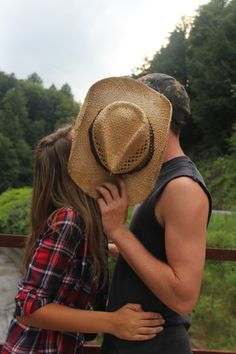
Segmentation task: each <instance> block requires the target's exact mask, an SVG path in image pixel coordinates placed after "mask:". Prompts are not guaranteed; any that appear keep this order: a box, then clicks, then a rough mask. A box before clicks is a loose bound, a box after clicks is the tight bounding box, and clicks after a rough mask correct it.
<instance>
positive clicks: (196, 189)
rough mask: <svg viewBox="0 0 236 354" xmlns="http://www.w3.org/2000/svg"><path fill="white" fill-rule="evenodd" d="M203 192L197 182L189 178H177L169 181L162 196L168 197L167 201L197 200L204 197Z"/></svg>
mask: <svg viewBox="0 0 236 354" xmlns="http://www.w3.org/2000/svg"><path fill="white" fill-rule="evenodd" d="M205 194H206V193H205V191H204V190H203V189H202V187H201V185H200V184H199V183H198V181H195V180H194V179H193V178H191V177H189V176H179V177H177V178H173V179H172V180H170V181H169V182H168V183H167V184H166V186H165V188H164V190H163V192H162V195H168V199H169V198H171V199H172V200H175V199H179V198H181V199H183V200H184V199H185V198H191V197H192V198H199V197H201V196H205Z"/></svg>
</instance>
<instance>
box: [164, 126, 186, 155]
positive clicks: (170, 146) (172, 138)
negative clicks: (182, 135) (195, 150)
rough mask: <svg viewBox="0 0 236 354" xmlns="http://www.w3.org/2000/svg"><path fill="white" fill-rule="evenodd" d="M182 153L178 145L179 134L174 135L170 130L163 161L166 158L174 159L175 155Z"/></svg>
mask: <svg viewBox="0 0 236 354" xmlns="http://www.w3.org/2000/svg"><path fill="white" fill-rule="evenodd" d="M184 155H185V153H184V152H183V150H182V148H181V146H180V141H179V136H177V135H175V134H174V133H173V132H172V131H171V130H170V132H169V137H168V142H167V148H166V154H165V159H164V161H165V162H166V161H168V160H171V159H174V158H175V157H178V156H184Z"/></svg>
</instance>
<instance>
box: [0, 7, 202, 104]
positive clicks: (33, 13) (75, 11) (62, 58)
mask: <svg viewBox="0 0 236 354" xmlns="http://www.w3.org/2000/svg"><path fill="white" fill-rule="evenodd" d="M207 2H208V1H207V0H205V1H204V0H178V1H175V0H164V1H163V0H162V1H160V0H0V70H1V71H4V72H5V73H7V74H10V73H12V72H13V73H15V75H16V77H17V78H18V79H25V78H27V77H28V75H29V74H31V73H33V72H36V73H37V74H38V75H39V76H40V77H41V78H42V80H43V82H44V85H45V86H46V87H49V86H50V85H51V84H55V85H56V87H57V88H60V87H61V86H62V85H63V84H64V83H66V82H67V83H68V84H69V85H70V86H71V88H72V91H73V94H74V96H75V98H76V100H80V101H82V100H83V99H84V97H85V95H86V92H87V91H88V89H89V87H90V86H91V85H92V84H93V83H94V82H96V81H97V80H99V79H101V78H104V77H109V76H120V75H130V74H131V72H132V69H134V68H135V67H139V66H141V65H142V63H143V59H144V57H146V56H147V57H149V58H151V57H152V56H153V55H154V54H155V52H156V51H157V50H159V49H160V47H161V46H162V45H163V44H165V43H166V39H167V37H168V33H169V32H171V31H173V30H174V28H175V26H176V25H177V24H178V23H179V22H180V21H181V17H182V16H192V15H194V14H195V11H196V10H197V8H198V7H199V6H200V5H202V4H205V3H207Z"/></svg>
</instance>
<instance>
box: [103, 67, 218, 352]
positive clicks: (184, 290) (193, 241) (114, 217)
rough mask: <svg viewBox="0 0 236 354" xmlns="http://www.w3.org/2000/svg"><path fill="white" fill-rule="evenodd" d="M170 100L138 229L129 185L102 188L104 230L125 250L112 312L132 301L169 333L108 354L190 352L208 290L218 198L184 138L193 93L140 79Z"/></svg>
mask: <svg viewBox="0 0 236 354" xmlns="http://www.w3.org/2000/svg"><path fill="white" fill-rule="evenodd" d="M139 80H140V81H141V82H142V83H144V84H145V85H148V86H149V87H151V88H152V89H154V90H156V91H158V92H160V93H162V94H164V95H165V96H166V97H167V98H168V99H169V101H170V102H171V103H172V107H173V114H172V121H171V127H170V132H169V138H168V143H167V149H166V153H165V158H164V164H163V165H162V168H161V172H160V175H159V176H158V178H157V182H156V185H155V187H154V189H153V191H152V192H151V194H150V195H149V196H148V197H147V198H146V199H145V200H144V202H143V203H142V204H141V205H139V206H138V208H137V209H136V210H135V213H134V215H133V218H132V221H131V225H130V230H128V229H127V227H126V226H125V222H124V220H125V211H126V207H127V204H128V200H127V193H126V189H125V185H124V183H123V182H122V181H121V182H120V193H117V189H116V187H115V186H113V185H111V184H109V183H105V184H103V185H102V186H100V187H99V188H98V191H99V193H100V194H101V198H100V199H98V203H99V206H100V210H101V214H102V221H103V227H104V232H105V233H106V235H107V236H108V237H109V238H110V239H112V240H113V242H114V244H115V245H116V247H117V248H118V251H119V253H120V256H119V258H118V261H117V264H116V268H115V272H114V276H113V281H112V286H111V290H110V298H109V304H108V310H109V311H114V310H116V309H117V308H119V307H120V306H122V305H124V304H126V303H127V302H132V303H140V304H141V306H142V309H143V310H145V311H147V310H148V311H150V310H151V311H155V312H159V313H161V315H162V317H163V318H164V319H165V326H164V330H163V331H162V332H161V333H159V334H158V335H157V336H156V337H155V338H154V339H152V340H149V341H146V342H142V343H140V342H139V343H138V342H128V341H123V340H119V339H117V338H115V337H113V336H110V335H105V338H104V343H103V353H106V354H108V353H109V354H111V353H112V354H113V353H114V354H115V353H117V354H118V353H122V354H129V353H133V354H137V353H140V354H141V353H142V354H152V353H153V354H154V353H161V354H175V353H176V354H189V353H192V350H191V346H190V341H189V337H188V332H187V330H188V328H189V325H190V322H189V319H188V316H187V315H188V314H189V312H190V311H191V310H192V309H193V307H194V305H195V303H196V301H197V299H198V296H199V292H200V287H201V280H202V274H203V268H204V261H205V242H206V228H207V224H208V222H209V218H210V214H211V198H210V195H209V192H208V191H207V188H206V186H205V184H204V181H203V179H202V177H201V175H200V173H199V171H198V170H197V168H196V166H195V165H194V163H193V162H192V161H191V160H190V159H189V158H188V157H187V156H186V155H185V154H184V151H183V150H182V148H181V145H180V141H179V136H180V131H181V128H182V126H183V125H184V123H185V122H186V120H187V119H188V117H189V114H190V104H189V97H188V95H187V92H186V90H185V88H184V87H183V86H182V85H181V84H180V83H179V82H178V81H176V80H175V79H174V78H173V77H170V76H168V75H165V74H149V75H146V76H144V77H142V78H141V79H139Z"/></svg>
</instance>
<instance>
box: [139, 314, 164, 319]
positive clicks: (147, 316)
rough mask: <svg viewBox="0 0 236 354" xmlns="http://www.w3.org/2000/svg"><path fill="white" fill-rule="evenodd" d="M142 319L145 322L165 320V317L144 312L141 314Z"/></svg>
mask: <svg viewBox="0 0 236 354" xmlns="http://www.w3.org/2000/svg"><path fill="white" fill-rule="evenodd" d="M140 318H142V319H143V320H148V319H150V320H151V319H152V320H154V319H155V320H163V317H162V316H161V315H160V314H159V313H156V312H142V313H140Z"/></svg>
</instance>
